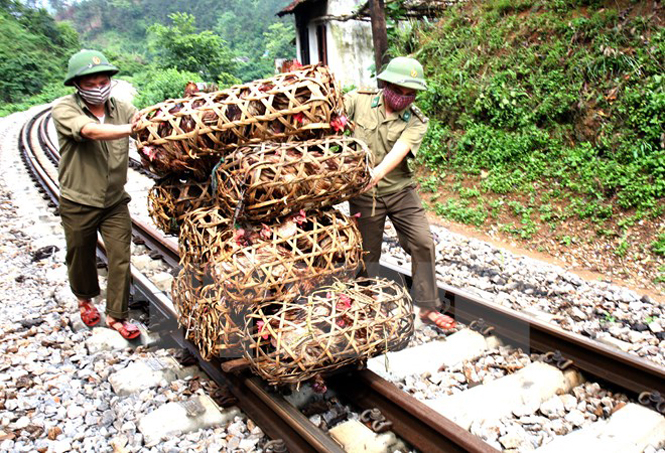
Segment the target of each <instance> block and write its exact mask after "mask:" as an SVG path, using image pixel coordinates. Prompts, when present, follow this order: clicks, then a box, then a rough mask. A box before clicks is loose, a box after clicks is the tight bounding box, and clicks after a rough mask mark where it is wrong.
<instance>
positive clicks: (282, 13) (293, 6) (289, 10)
mask: <svg viewBox="0 0 665 453" xmlns="http://www.w3.org/2000/svg"><path fill="white" fill-rule="evenodd" d="M311 1H312V0H293V1H292V2H291V3H289V6H287V7H286V8H284V9H283V10H281V11H280V12H278V13H277V15H278V16H280V17H281V16H285V15H287V14H293V11H294V10H295V9H296V8H297V7H299V6H300V5H302V4H303V3H309V2H311Z"/></svg>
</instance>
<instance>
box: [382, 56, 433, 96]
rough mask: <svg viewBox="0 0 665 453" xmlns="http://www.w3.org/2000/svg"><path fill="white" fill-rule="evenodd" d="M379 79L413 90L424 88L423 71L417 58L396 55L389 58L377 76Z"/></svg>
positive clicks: (425, 83) (425, 84) (425, 87)
mask: <svg viewBox="0 0 665 453" xmlns="http://www.w3.org/2000/svg"><path fill="white" fill-rule="evenodd" d="M376 78H377V79H379V80H383V81H385V82H390V83H394V84H395V85H399V86H401V87H405V88H412V89H414V90H426V89H427V82H425V73H424V71H423V66H422V65H421V64H420V63H418V60H416V59H414V58H408V57H397V58H393V59H392V60H390V63H388V66H386V69H384V70H383V72H382V73H381V74H379V75H378V76H377V77H376Z"/></svg>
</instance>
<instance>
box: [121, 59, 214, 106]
mask: <svg viewBox="0 0 665 453" xmlns="http://www.w3.org/2000/svg"><path fill="white" fill-rule="evenodd" d="M190 81H192V82H201V77H200V76H199V75H198V74H195V73H193V72H187V71H179V70H177V69H173V68H171V69H158V68H151V69H150V70H148V71H145V72H142V73H140V74H137V75H136V76H135V77H134V78H133V79H132V82H133V83H134V86H135V88H136V90H137V91H138V96H136V98H135V99H134V105H135V106H136V107H137V108H139V109H142V108H144V107H148V106H150V105H154V104H157V103H159V102H162V101H164V100H165V99H174V98H180V97H182V96H183V94H184V91H185V86H186V85H187V82H190Z"/></svg>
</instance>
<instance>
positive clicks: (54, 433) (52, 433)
mask: <svg viewBox="0 0 665 453" xmlns="http://www.w3.org/2000/svg"><path fill="white" fill-rule="evenodd" d="M60 434H62V429H60V427H59V426H55V427H53V428H51V429H49V430H48V438H49V440H56V439H57V438H58V436H59V435H60Z"/></svg>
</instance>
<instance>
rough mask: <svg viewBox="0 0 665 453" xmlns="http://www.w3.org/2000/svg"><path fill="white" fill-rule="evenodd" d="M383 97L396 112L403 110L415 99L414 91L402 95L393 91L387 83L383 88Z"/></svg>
mask: <svg viewBox="0 0 665 453" xmlns="http://www.w3.org/2000/svg"><path fill="white" fill-rule="evenodd" d="M383 97H384V98H385V99H386V103H387V104H388V105H389V106H390V108H391V109H393V110H394V111H396V112H398V111H400V110H404V109H405V108H407V107H408V106H409V105H411V103H412V102H413V101H415V100H416V93H413V94H407V95H403V94H400V93H398V92H397V91H394V90H393V89H392V87H391V86H390V85H387V86H386V87H385V88H384V89H383Z"/></svg>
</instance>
